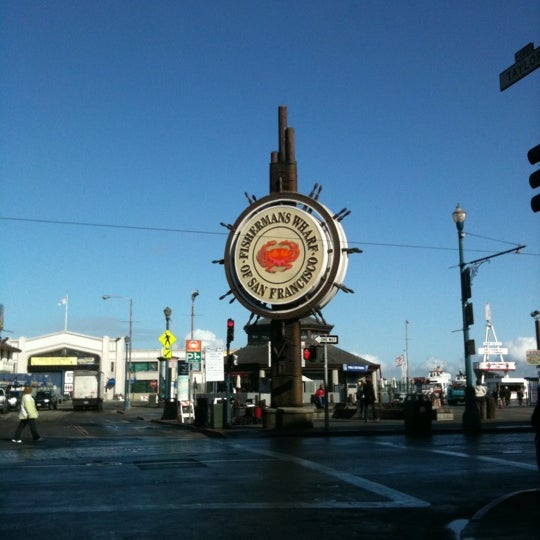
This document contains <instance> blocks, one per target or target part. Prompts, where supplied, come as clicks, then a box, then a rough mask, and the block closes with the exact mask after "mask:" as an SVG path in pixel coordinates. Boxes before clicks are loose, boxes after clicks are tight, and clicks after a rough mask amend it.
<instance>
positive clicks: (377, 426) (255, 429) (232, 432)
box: [121, 405, 534, 438]
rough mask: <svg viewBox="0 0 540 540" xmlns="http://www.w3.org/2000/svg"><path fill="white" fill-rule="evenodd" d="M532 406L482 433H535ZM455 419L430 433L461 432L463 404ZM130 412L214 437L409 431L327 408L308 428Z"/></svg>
mask: <svg viewBox="0 0 540 540" xmlns="http://www.w3.org/2000/svg"><path fill="white" fill-rule="evenodd" d="M533 409H534V407H532V406H523V407H518V406H512V407H508V408H506V409H497V410H496V412H495V418H490V419H484V420H482V421H481V432H482V433H499V432H503V431H526V432H531V433H532V428H531V423H530V419H531V415H532V412H533ZM450 410H451V412H452V416H453V418H452V419H444V420H433V421H432V422H431V433H432V434H436V433H452V432H455V433H460V432H462V431H463V423H462V417H463V411H464V407H463V406H461V407H460V406H456V407H450ZM121 412H123V413H124V414H128V415H130V416H138V417H140V418H141V419H143V420H150V421H154V422H159V423H163V424H168V425H171V426H176V427H178V428H180V429H192V430H196V431H200V432H203V433H206V434H207V435H209V436H213V437H223V438H228V437H242V436H247V437H253V436H262V437H271V436H287V435H288V436H290V435H293V436H329V435H377V434H380V435H384V434H396V433H406V426H405V421H404V420H403V419H390V420H386V419H382V420H377V421H374V420H370V421H368V422H364V421H363V420H362V419H361V418H360V417H359V415H358V413H355V414H354V415H353V416H352V417H351V418H332V413H331V412H329V418H328V421H326V420H325V416H324V412H318V413H315V414H314V415H313V428H307V429H265V428H264V427H263V423H261V422H260V423H256V424H255V423H236V422H235V421H234V419H233V423H232V426H231V428H229V429H227V428H222V427H219V428H218V427H216V428H213V427H210V426H209V425H204V426H197V425H195V423H193V422H191V421H188V422H185V423H182V422H179V421H178V420H162V419H161V417H162V415H163V409H162V408H161V407H148V406H142V405H140V406H137V405H134V406H132V407H131V408H130V409H129V411H121Z"/></svg>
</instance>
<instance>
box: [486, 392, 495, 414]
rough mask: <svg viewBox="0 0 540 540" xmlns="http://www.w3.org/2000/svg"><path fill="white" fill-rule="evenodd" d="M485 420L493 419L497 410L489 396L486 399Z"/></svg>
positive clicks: (493, 399) (492, 398)
mask: <svg viewBox="0 0 540 540" xmlns="http://www.w3.org/2000/svg"><path fill="white" fill-rule="evenodd" d="M486 405H487V414H486V417H487V418H495V409H496V408H497V403H496V401H495V398H494V397H491V396H489V397H488V398H487V403H486Z"/></svg>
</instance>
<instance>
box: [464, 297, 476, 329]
mask: <svg viewBox="0 0 540 540" xmlns="http://www.w3.org/2000/svg"><path fill="white" fill-rule="evenodd" d="M465 324H466V325H467V326H472V325H473V324H474V312H473V305H472V304H471V303H467V304H465Z"/></svg>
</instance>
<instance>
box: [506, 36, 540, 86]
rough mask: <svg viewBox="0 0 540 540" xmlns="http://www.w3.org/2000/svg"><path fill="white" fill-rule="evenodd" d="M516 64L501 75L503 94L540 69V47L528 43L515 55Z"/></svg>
mask: <svg viewBox="0 0 540 540" xmlns="http://www.w3.org/2000/svg"><path fill="white" fill-rule="evenodd" d="M514 60H515V62H516V63H515V64H514V65H512V66H510V67H509V68H508V69H505V70H504V71H503V72H502V73H501V74H500V75H499V85H500V88H501V92H502V91H503V90H506V89H507V88H508V87H509V86H512V85H513V84H514V83H515V82H517V81H519V80H520V79H523V77H525V75H528V74H529V73H531V72H532V71H534V70H535V69H536V68H537V67H540V47H536V49H535V48H534V45H533V44H532V42H531V43H528V44H527V45H525V47H523V48H522V49H520V50H519V51H518V52H517V53H516V54H515V55H514Z"/></svg>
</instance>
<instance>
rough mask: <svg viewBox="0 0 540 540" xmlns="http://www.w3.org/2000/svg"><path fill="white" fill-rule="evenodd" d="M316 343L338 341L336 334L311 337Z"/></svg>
mask: <svg viewBox="0 0 540 540" xmlns="http://www.w3.org/2000/svg"><path fill="white" fill-rule="evenodd" d="M313 339H314V340H315V341H316V342H317V343H333V344H334V345H335V344H337V343H338V341H339V339H338V336H316V337H314V338H313Z"/></svg>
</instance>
